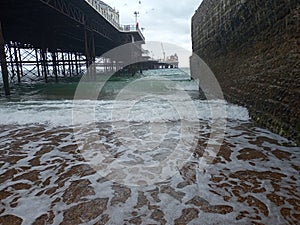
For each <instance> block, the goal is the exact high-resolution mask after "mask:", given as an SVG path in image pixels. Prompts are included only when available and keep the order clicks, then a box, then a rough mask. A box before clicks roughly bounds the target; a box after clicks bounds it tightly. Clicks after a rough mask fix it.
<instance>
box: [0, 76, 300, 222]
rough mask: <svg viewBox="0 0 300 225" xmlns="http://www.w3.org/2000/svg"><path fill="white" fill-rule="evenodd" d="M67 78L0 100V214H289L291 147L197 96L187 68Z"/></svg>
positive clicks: (189, 217) (154, 218) (80, 217)
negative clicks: (83, 83) (97, 85)
mask: <svg viewBox="0 0 300 225" xmlns="http://www.w3.org/2000/svg"><path fill="white" fill-rule="evenodd" d="M139 80H142V81H143V82H137V81H139ZM76 87H77V83H76V82H74V81H72V82H70V80H69V81H64V82H60V83H58V84H56V83H51V84H48V85H45V84H35V85H21V86H18V87H17V86H16V87H15V89H14V93H15V95H14V96H13V97H12V99H11V100H7V99H2V100H1V103H0V104H1V105H0V113H1V119H0V127H1V134H0V168H1V171H0V199H1V204H0V224H26V225H27V224H298V221H299V220H300V204H299V202H300V194H299V190H300V187H299V186H300V182H299V179H300V178H299V170H300V164H299V156H300V153H299V150H300V149H299V147H298V146H296V145H295V144H293V143H291V142H289V141H288V140H286V139H285V138H283V137H280V136H279V135H276V134H273V133H272V132H270V131H268V130H265V129H262V128H259V127H256V126H255V125H254V124H253V123H252V122H251V119H250V118H249V116H248V112H247V110H246V109H245V108H242V107H239V106H236V105H231V104H227V103H226V102H224V101H204V100H200V99H197V93H198V92H197V89H198V86H197V82H195V81H191V80H190V79H189V75H188V73H187V70H184V71H179V70H157V71H148V72H145V73H144V75H139V76H137V77H114V78H112V79H111V80H110V81H109V82H107V83H106V85H105V86H104V88H103V89H102V90H101V93H99V96H98V97H97V99H96V100H76V101H73V96H74V93H75V91H76ZM122 91H123V92H122ZM119 93H122V95H119ZM141 93H142V95H141ZM124 96H125V97H126V98H125V97H124ZM132 96H134V97H132ZM193 110H194V111H193ZM90 111H92V112H93V113H94V117H93V118H92V120H89V119H91V118H88V119H87V120H81V119H82V118H85V119H86V117H89V115H90V114H89V113H90ZM212 111H213V112H214V113H212ZM91 121H92V122H91Z"/></svg>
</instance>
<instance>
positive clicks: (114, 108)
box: [0, 99, 249, 126]
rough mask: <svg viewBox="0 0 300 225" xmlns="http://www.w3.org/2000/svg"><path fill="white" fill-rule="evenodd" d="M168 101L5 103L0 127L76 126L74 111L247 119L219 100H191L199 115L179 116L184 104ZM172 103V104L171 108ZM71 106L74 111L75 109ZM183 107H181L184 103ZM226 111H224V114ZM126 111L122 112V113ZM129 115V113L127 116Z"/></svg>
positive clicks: (108, 118) (99, 118)
mask: <svg viewBox="0 0 300 225" xmlns="http://www.w3.org/2000/svg"><path fill="white" fill-rule="evenodd" d="M180 101H181V100H178V101H176V102H175V103H174V102H168V101H165V100H161V99H157V100H155V99H148V100H147V99H144V100H143V101H136V102H133V101H112V100H108V101H74V102H73V101H71V100H66V101H25V102H8V103H2V104H1V105H0V114H1V118H0V124H2V125H9V124H19V125H26V124H44V125H49V126H70V125H72V124H76V123H77V121H73V117H72V113H73V110H74V109H76V111H77V113H79V114H80V113H81V114H82V116H83V117H84V116H85V115H86V112H87V111H90V110H92V111H93V112H94V113H93V114H94V116H95V121H96V122H115V121H137V122H162V121H178V120H188V121H189V120H190V121H193V120H195V118H196V119H201V120H209V119H211V118H213V117H214V118H225V119H226V118H227V119H231V120H241V121H247V120H249V114H248V111H247V109H246V108H243V107H240V106H237V105H231V104H226V103H225V102H222V101H200V100H197V101H194V102H193V103H192V104H193V106H194V107H195V108H194V109H196V111H197V114H198V115H191V113H188V112H186V113H182V112H181V113H178V111H180V110H179V109H178V107H180V105H181V104H183V102H180ZM174 104H175V105H174ZM74 105H76V106H75V108H74ZM183 106H184V104H183ZM224 109H225V111H224ZM124 112H125V113H124ZM128 113H129V114H128Z"/></svg>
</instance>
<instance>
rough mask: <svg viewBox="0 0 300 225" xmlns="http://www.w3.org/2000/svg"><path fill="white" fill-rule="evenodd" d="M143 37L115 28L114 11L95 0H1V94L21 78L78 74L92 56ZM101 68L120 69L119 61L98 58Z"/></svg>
mask: <svg viewBox="0 0 300 225" xmlns="http://www.w3.org/2000/svg"><path fill="white" fill-rule="evenodd" d="M144 41H145V38H144V36H143V34H142V32H141V31H140V29H139V27H137V26H132V25H124V26H122V25H120V23H119V12H118V11H116V10H115V9H113V8H111V7H110V6H108V5H106V4H105V3H104V2H102V1H99V0H27V1H21V0H2V1H1V2H0V60H1V72H2V79H3V86H4V90H5V95H10V84H11V83H14V82H18V83H21V82H22V80H23V79H27V80H28V79H29V80H41V79H43V80H45V82H48V80H49V79H50V78H54V79H55V80H58V79H59V77H62V76H63V77H65V76H73V75H80V74H82V73H83V72H84V71H85V70H86V68H88V67H89V66H90V65H91V64H92V63H93V62H95V59H96V57H100V56H102V55H103V54H104V53H105V52H107V51H109V50H111V49H113V48H115V47H117V46H120V45H124V44H127V43H137V45H136V46H137V47H136V48H133V49H132V51H134V54H130V57H141V44H142V43H144ZM101 62H103V66H104V67H105V70H109V69H113V68H122V58H120V57H119V58H110V59H101Z"/></svg>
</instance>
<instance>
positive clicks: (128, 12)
mask: <svg viewBox="0 0 300 225" xmlns="http://www.w3.org/2000/svg"><path fill="white" fill-rule="evenodd" d="M103 1H104V2H105V3H107V4H108V5H110V6H111V7H113V8H115V9H117V10H119V12H120V23H121V24H122V25H126V24H132V25H134V24H135V15H134V12H135V11H137V12H139V15H138V18H137V19H138V22H139V26H140V28H144V31H143V34H144V36H145V38H146V41H147V42H149V41H150V42H152V41H156V42H163V43H170V44H173V45H176V46H179V47H181V48H183V49H185V50H186V51H189V52H191V51H192V41H191V18H192V16H193V15H194V13H195V10H196V9H197V8H198V7H199V5H200V4H201V2H202V0H180V1H178V0H103ZM164 45H166V47H165V46H164V48H165V52H166V55H168V53H169V52H168V45H167V44H164ZM169 51H170V52H171V51H172V50H169ZM161 52H162V50H161ZM161 52H160V53H158V52H156V53H154V57H155V58H162V56H161V55H163V54H162V53H161ZM176 53H177V52H176ZM159 54H160V55H159ZM173 54H174V53H173ZM177 54H178V55H179V58H180V53H177Z"/></svg>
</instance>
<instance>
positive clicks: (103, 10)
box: [85, 0, 145, 39]
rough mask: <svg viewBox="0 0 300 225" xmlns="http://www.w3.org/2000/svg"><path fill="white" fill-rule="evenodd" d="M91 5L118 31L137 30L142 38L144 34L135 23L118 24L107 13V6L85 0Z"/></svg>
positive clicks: (92, 0) (94, 0)
mask: <svg viewBox="0 0 300 225" xmlns="http://www.w3.org/2000/svg"><path fill="white" fill-rule="evenodd" d="M85 1H86V2H87V3H89V5H90V6H91V7H93V8H94V9H95V10H96V11H97V12H98V13H99V14H100V15H101V16H103V18H105V19H106V20H107V21H108V22H109V23H110V24H112V25H113V26H114V27H115V28H117V29H118V30H119V31H123V32H135V31H136V32H139V34H140V35H141V37H142V38H143V39H145V38H144V35H143V34H142V32H141V30H140V28H139V27H137V26H136V25H120V23H119V21H116V20H115V18H113V17H112V16H111V14H110V13H108V9H107V7H109V6H104V5H102V4H100V3H99V1H97V0H85Z"/></svg>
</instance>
